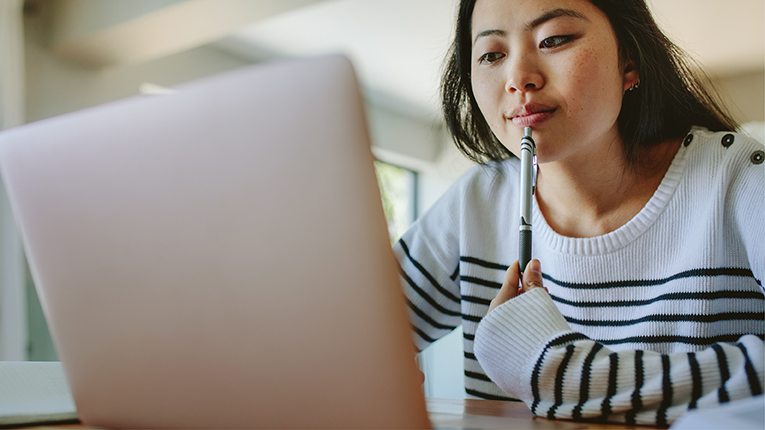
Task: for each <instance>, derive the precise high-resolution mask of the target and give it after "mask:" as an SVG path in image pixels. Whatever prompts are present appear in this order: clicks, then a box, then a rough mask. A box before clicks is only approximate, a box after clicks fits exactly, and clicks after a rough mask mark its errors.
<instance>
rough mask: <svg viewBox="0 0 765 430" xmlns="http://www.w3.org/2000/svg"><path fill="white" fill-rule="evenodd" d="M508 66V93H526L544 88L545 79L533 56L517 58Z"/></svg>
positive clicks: (506, 86) (506, 84) (506, 89)
mask: <svg viewBox="0 0 765 430" xmlns="http://www.w3.org/2000/svg"><path fill="white" fill-rule="evenodd" d="M506 64H507V65H508V71H507V80H506V82H505V91H507V92H508V93H510V94H513V93H516V92H520V93H526V92H529V91H535V90H540V89H542V87H544V85H545V78H544V76H543V74H542V72H541V70H539V67H538V65H537V62H536V59H535V58H534V56H533V55H521V56H517V58H514V59H513V60H511V61H508V62H507V63H506Z"/></svg>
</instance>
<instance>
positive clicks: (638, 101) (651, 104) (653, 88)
mask: <svg viewBox="0 0 765 430" xmlns="http://www.w3.org/2000/svg"><path fill="white" fill-rule="evenodd" d="M475 2H476V0H461V1H460V5H459V11H458V14H457V28H456V32H455V37H454V41H453V43H452V46H451V48H450V50H449V53H448V54H447V57H446V62H445V64H444V71H443V75H442V77H441V100H442V109H443V113H444V119H445V120H446V124H447V127H448V128H449V132H450V133H451V135H452V137H453V139H454V142H455V143H456V145H457V148H458V149H459V150H460V151H461V152H462V153H464V154H465V155H466V156H467V157H468V158H470V159H471V160H473V161H475V162H478V163H485V162H488V161H500V160H503V159H505V158H508V157H511V156H512V154H511V153H510V151H509V150H508V149H507V148H505V146H504V145H502V143H501V142H500V141H499V139H497V137H496V136H495V135H494V133H493V132H492V131H491V128H489V125H488V124H487V122H486V120H485V119H484V117H483V114H481V111H480V109H479V108H478V104H477V103H476V100H475V96H474V95H473V90H472V87H471V82H470V61H471V59H470V58H471V45H472V44H471V41H470V32H471V28H470V22H471V20H472V17H473V9H474V7H475ZM590 2H591V3H592V4H594V5H595V6H596V7H598V8H599V9H600V10H601V11H603V13H605V14H606V16H607V17H608V19H609V21H610V22H611V27H612V28H613V29H614V32H615V33H616V39H617V41H618V43H619V60H620V63H621V64H627V62H628V61H631V62H632V63H633V64H634V66H635V68H636V69H637V71H638V76H639V78H640V86H639V88H637V89H635V91H628V92H627V93H626V94H625V96H624V99H623V101H622V109H621V112H620V113H619V118H618V120H617V124H618V127H619V133H620V135H621V138H622V142H623V144H624V149H625V154H626V156H627V161H628V163H629V164H630V165H635V164H636V163H639V161H640V160H639V155H640V150H641V149H643V148H648V147H651V146H654V145H657V144H659V143H661V142H664V141H666V140H667V139H673V138H681V137H683V136H684V135H686V134H687V133H688V131H689V130H690V129H691V127H693V126H702V127H706V128H708V129H709V130H712V131H721V130H734V129H735V128H736V127H737V124H736V121H735V120H733V118H732V117H731V116H730V114H729V113H728V112H727V111H726V110H725V109H724V108H723V107H722V104H721V103H720V102H719V100H718V97H717V95H716V93H715V92H714V91H713V90H712V87H711V83H710V79H709V78H708V77H707V76H706V75H705V74H703V72H701V71H700V69H699V70H695V69H694V68H693V67H692V65H693V64H694V63H693V62H692V60H690V58H689V57H688V56H687V55H686V54H685V53H684V52H683V51H682V50H681V49H680V48H679V47H677V46H676V45H675V44H674V43H672V42H671V41H670V40H669V39H668V38H667V37H666V36H665V35H664V33H663V32H662V31H661V30H660V29H659V27H658V25H656V22H655V21H654V20H653V17H652V16H651V13H650V11H649V10H648V7H647V6H646V3H645V0H590Z"/></svg>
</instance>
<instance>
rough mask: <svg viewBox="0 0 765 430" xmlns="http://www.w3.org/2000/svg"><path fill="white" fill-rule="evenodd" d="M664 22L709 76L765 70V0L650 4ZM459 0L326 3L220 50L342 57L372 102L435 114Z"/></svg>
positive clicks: (249, 30)
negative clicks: (353, 71) (336, 54)
mask: <svg viewBox="0 0 765 430" xmlns="http://www.w3.org/2000/svg"><path fill="white" fill-rule="evenodd" d="M648 1H649V4H650V5H651V7H652V10H653V12H654V16H655V18H656V20H657V22H658V23H659V25H660V26H661V27H662V28H663V29H664V30H665V31H666V32H667V34H668V35H669V36H670V37H671V38H672V39H673V40H674V41H675V42H677V43H678V44H679V45H680V46H681V47H683V48H685V49H686V50H688V51H690V52H691V53H693V54H694V57H695V58H696V59H698V60H699V61H700V62H701V64H702V65H704V67H705V68H707V70H708V71H710V72H712V73H713V74H717V75H731V74H738V73H746V72H752V71H762V70H763V68H764V67H765V66H764V65H765V1H763V0H728V1H721V0H648ZM456 4H457V0H384V1H381V0H324V1H318V2H315V3H313V4H310V5H307V6H304V7H300V8H296V9H293V10H291V11H288V12H285V13H282V14H279V15H276V16H273V17H270V18H267V19H265V20H262V21H259V22H257V23H255V24H252V25H249V26H247V27H245V28H243V29H241V30H239V31H236V32H235V33H233V34H232V35H230V36H228V37H226V38H224V39H222V40H220V41H219V42H217V43H215V46H217V47H219V48H221V49H225V50H228V51H231V52H236V53H237V54H239V55H244V56H247V57H250V58H252V59H264V58H273V57H281V56H297V55H316V54H323V53H330V52H341V53H344V54H346V55H347V56H348V57H350V58H351V60H352V61H353V63H354V65H355V66H356V68H357V72H358V74H359V76H360V79H361V81H362V83H363V85H364V87H365V88H366V90H367V93H368V94H369V95H370V97H371V98H372V99H373V101H374V100H376V101H377V102H378V103H381V104H388V105H393V106H394V107H395V108H396V109H398V110H405V111H409V113H411V114H415V115H422V116H435V115H436V112H437V111H438V76H439V70H440V66H441V63H442V60H443V57H444V55H445V53H446V50H447V48H448V46H449V43H450V40H451V37H452V32H453V22H454V14H455V10H456Z"/></svg>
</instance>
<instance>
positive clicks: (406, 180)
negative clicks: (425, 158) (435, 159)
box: [375, 161, 412, 244]
mask: <svg viewBox="0 0 765 430" xmlns="http://www.w3.org/2000/svg"><path fill="white" fill-rule="evenodd" d="M375 170H376V171H377V182H378V184H379V185H380V194H381V195H382V203H383V209H384V210H385V219H386V220H387V221H388V233H390V240H391V244H393V243H395V242H396V241H398V240H399V239H400V238H401V235H403V234H404V232H405V231H406V229H407V228H409V225H410V224H411V222H412V220H411V215H410V213H411V207H410V206H411V192H412V191H411V190H410V188H411V183H412V181H411V179H410V178H411V175H412V172H410V171H409V170H407V169H404V168H401V167H397V166H394V165H391V164H387V163H383V162H380V161H376V162H375Z"/></svg>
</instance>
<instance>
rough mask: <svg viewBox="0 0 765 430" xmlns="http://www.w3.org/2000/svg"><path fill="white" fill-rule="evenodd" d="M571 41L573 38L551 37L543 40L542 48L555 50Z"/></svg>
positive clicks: (540, 45)
mask: <svg viewBox="0 0 765 430" xmlns="http://www.w3.org/2000/svg"><path fill="white" fill-rule="evenodd" d="M570 40H571V36H551V37H548V38H547V39H545V40H543V41H542V42H541V43H540V44H539V47H540V48H548V49H549V48H555V47H557V46H560V45H563V44H564V43H566V42H568V41H570Z"/></svg>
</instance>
